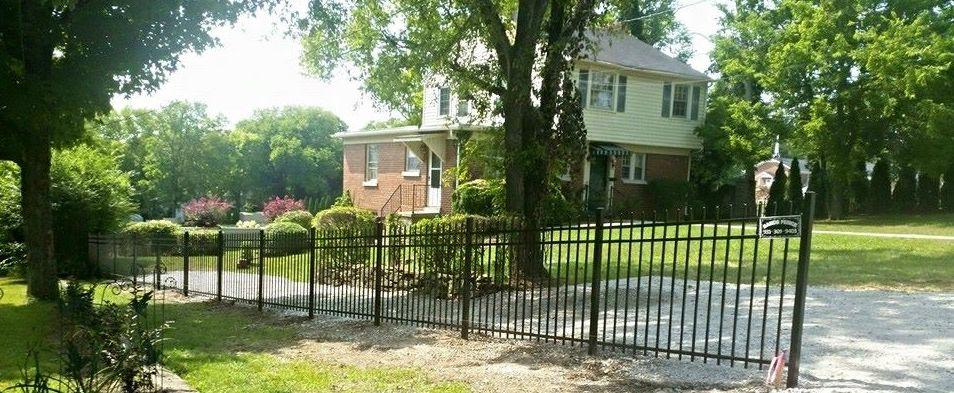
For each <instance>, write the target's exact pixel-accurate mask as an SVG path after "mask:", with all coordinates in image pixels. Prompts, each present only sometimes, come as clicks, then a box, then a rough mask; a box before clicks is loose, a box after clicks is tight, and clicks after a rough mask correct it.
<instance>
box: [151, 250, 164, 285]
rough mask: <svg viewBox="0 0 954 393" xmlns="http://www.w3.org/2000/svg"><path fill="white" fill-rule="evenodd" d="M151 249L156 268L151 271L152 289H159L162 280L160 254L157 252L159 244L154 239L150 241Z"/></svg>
mask: <svg viewBox="0 0 954 393" xmlns="http://www.w3.org/2000/svg"><path fill="white" fill-rule="evenodd" d="M152 246H153V247H152V249H153V252H155V253H156V267H155V268H154V269H153V278H152V287H153V289H157V290H158V289H159V287H160V285H159V281H161V280H162V270H161V269H162V256H161V255H162V253H160V252H159V242H158V241H156V239H153V240H152Z"/></svg>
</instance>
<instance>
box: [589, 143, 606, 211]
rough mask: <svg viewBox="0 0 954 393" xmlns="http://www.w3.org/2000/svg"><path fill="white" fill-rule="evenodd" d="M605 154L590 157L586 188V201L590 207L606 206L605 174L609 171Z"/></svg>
mask: <svg viewBox="0 0 954 393" xmlns="http://www.w3.org/2000/svg"><path fill="white" fill-rule="evenodd" d="M607 158H608V157H607V156H603V155H599V156H592V157H591V158H590V183H589V186H588V187H587V188H586V191H587V192H586V203H587V205H588V206H589V208H590V209H596V208H597V207H605V206H606V184H607V183H606V181H607V179H606V174H607V173H608V171H609V160H608V159H607Z"/></svg>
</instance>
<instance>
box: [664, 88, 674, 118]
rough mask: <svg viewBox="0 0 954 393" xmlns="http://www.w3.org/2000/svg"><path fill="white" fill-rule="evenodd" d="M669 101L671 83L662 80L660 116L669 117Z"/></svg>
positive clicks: (670, 97) (670, 98)
mask: <svg viewBox="0 0 954 393" xmlns="http://www.w3.org/2000/svg"><path fill="white" fill-rule="evenodd" d="M670 101H672V83H671V82H663V99H662V117H669V102H670Z"/></svg>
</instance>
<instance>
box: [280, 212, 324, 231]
mask: <svg viewBox="0 0 954 393" xmlns="http://www.w3.org/2000/svg"><path fill="white" fill-rule="evenodd" d="M314 219H315V216H313V215H312V214H311V213H309V212H308V211H306V210H292V211H290V212H285V213H283V214H282V215H280V216H278V217H275V221H273V222H293V223H295V224H298V225H301V226H302V228H309V227H311V221H312V220H314Z"/></svg>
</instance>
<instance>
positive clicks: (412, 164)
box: [404, 148, 421, 175]
mask: <svg viewBox="0 0 954 393" xmlns="http://www.w3.org/2000/svg"><path fill="white" fill-rule="evenodd" d="M404 150H405V154H404V172H405V173H406V174H408V175H412V174H415V173H417V174H420V173H421V159H420V158H417V155H415V154H414V152H413V151H411V149H410V148H404Z"/></svg>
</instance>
